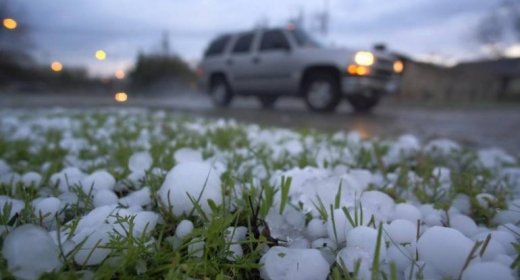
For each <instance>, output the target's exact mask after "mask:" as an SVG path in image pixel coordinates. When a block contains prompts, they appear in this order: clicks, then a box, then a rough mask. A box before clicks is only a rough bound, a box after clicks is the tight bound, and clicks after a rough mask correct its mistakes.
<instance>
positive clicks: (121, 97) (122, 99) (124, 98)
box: [114, 91, 128, 103]
mask: <svg viewBox="0 0 520 280" xmlns="http://www.w3.org/2000/svg"><path fill="white" fill-rule="evenodd" d="M114 99H115V100H116V101H117V102H120V103H123V102H126V101H127V100H128V95H127V94H126V92H122V91H120V92H117V93H116V94H115V95H114Z"/></svg>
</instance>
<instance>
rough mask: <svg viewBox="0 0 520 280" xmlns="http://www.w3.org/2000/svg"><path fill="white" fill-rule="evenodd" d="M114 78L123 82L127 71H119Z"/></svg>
mask: <svg viewBox="0 0 520 280" xmlns="http://www.w3.org/2000/svg"><path fill="white" fill-rule="evenodd" d="M114 76H115V77H116V79H118V80H122V79H124V78H125V76H126V74H125V71H124V70H122V69H119V70H117V71H116V72H115V73H114Z"/></svg>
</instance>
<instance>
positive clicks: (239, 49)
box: [232, 32, 255, 53]
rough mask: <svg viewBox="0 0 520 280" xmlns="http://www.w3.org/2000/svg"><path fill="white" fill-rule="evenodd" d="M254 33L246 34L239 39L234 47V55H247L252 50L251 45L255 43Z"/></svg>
mask: <svg viewBox="0 0 520 280" xmlns="http://www.w3.org/2000/svg"><path fill="white" fill-rule="evenodd" d="M254 35H255V34H254V33H251V32H250V33H245V34H242V35H240V36H239V37H238V39H237V41H236V43H235V46H234V47H233V50H232V52H233V53H246V52H249V51H250V50H251V44H252V43H253V38H254Z"/></svg>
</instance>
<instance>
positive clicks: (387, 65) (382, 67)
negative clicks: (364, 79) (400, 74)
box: [373, 58, 394, 80]
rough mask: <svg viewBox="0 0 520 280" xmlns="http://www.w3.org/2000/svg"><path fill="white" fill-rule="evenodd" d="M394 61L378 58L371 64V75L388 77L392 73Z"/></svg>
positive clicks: (384, 78)
mask: <svg viewBox="0 0 520 280" xmlns="http://www.w3.org/2000/svg"><path fill="white" fill-rule="evenodd" d="M393 67H394V62H393V61H391V60H387V59H382V58H378V59H377V60H376V63H375V64H374V66H373V76H374V77H376V78H379V79H382V80H386V79H390V78H391V77H392V76H393V75H394V71H393Z"/></svg>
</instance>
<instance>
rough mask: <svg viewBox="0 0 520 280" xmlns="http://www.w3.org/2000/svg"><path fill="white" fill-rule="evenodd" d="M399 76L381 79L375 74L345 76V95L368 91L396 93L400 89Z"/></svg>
mask: <svg viewBox="0 0 520 280" xmlns="http://www.w3.org/2000/svg"><path fill="white" fill-rule="evenodd" d="M399 86H400V79H399V77H397V76H396V77H392V78H390V79H381V78H377V77H373V76H365V77H359V76H345V77H343V78H342V79H341V89H342V92H343V94H344V95H354V94H364V93H366V92H378V93H395V92H397V91H398V90H399Z"/></svg>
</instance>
